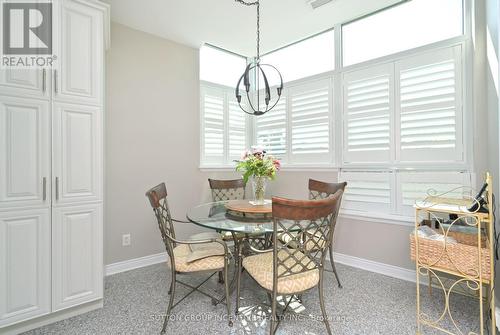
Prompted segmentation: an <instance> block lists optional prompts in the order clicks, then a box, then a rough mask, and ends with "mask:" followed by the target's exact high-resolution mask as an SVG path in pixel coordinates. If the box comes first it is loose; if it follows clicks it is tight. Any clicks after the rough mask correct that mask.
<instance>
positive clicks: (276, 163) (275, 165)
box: [273, 159, 281, 171]
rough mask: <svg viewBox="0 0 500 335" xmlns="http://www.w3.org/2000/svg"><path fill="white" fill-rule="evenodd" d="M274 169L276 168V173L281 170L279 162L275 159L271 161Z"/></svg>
mask: <svg viewBox="0 0 500 335" xmlns="http://www.w3.org/2000/svg"><path fill="white" fill-rule="evenodd" d="M273 164H274V167H275V168H276V170H277V171H279V170H280V169H281V163H280V161H279V160H277V159H275V160H273Z"/></svg>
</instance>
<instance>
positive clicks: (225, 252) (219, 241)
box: [170, 237, 229, 254]
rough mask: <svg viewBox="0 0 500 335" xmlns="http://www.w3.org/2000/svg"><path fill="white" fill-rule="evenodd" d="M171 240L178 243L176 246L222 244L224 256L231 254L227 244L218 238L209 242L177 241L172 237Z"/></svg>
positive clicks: (208, 240)
mask: <svg viewBox="0 0 500 335" xmlns="http://www.w3.org/2000/svg"><path fill="white" fill-rule="evenodd" d="M170 239H171V240H172V241H173V242H174V243H176V244H208V243H219V244H222V246H223V247H224V254H228V253H229V249H228V248H227V244H226V242H224V241H223V240H221V239H218V238H211V239H207V240H189V241H182V240H177V239H175V238H172V237H170Z"/></svg>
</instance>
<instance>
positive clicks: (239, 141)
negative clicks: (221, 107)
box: [227, 91, 247, 161]
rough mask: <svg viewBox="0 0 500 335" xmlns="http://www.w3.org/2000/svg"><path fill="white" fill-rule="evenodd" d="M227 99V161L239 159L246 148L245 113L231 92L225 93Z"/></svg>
mask: <svg viewBox="0 0 500 335" xmlns="http://www.w3.org/2000/svg"><path fill="white" fill-rule="evenodd" d="M227 99H228V120H229V122H228V151H229V154H228V155H229V157H228V158H229V160H230V161H233V160H235V159H240V158H241V155H242V154H243V152H244V151H245V149H246V148H247V132H246V120H247V118H246V113H245V112H243V111H242V110H241V108H240V106H239V105H238V102H237V101H236V98H235V97H234V92H233V91H230V92H229V91H228V92H227Z"/></svg>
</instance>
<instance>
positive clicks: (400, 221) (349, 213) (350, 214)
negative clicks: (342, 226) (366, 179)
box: [339, 209, 415, 227]
mask: <svg viewBox="0 0 500 335" xmlns="http://www.w3.org/2000/svg"><path fill="white" fill-rule="evenodd" d="M339 216H340V217H341V218H343V219H348V220H359V221H369V222H376V223H384V224H394V225H399V226H407V227H413V226H414V224H415V218H414V217H411V216H403V215H396V214H385V213H374V212H361V211H355V210H346V209H343V210H341V211H340V213H339Z"/></svg>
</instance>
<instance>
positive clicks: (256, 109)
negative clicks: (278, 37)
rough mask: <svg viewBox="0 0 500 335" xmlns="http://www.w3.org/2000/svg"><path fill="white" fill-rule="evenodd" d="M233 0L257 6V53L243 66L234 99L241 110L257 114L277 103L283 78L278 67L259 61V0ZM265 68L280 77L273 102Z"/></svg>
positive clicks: (281, 90)
mask: <svg viewBox="0 0 500 335" xmlns="http://www.w3.org/2000/svg"><path fill="white" fill-rule="evenodd" d="M235 1H236V2H238V3H240V4H243V5H245V6H256V7H257V55H256V57H255V58H254V60H253V61H252V62H251V63H249V64H248V65H247V67H246V68H245V72H244V73H243V74H242V75H241V77H240V79H239V80H238V84H237V85H236V99H237V101H238V105H239V106H240V108H241V110H242V111H244V112H245V113H247V114H250V115H256V116H258V115H262V114H265V113H267V112H269V111H270V110H271V109H273V108H274V107H275V106H276V105H277V104H278V101H279V100H280V98H281V93H282V92H283V78H282V76H281V73H280V72H279V71H278V69H277V68H276V67H274V66H273V65H270V64H261V63H260V0H257V1H254V2H247V1H245V0H235ZM265 68H267V69H268V70H269V69H270V70H272V71H275V72H276V73H277V74H278V76H279V79H280V84H279V86H278V87H277V88H276V93H277V98H276V100H275V101H274V102H273V97H272V96H271V88H270V86H269V80H268V76H267V75H266V73H265V72H264V69H265ZM252 73H255V77H254V78H253V81H254V82H255V83H254V87H255V90H254V91H255V93H256V96H255V100H254V99H252V94H251V88H252V84H251V78H250V76H251V74H252ZM261 75H262V80H263V82H264V88H263V90H262V92H263V94H264V97H263V98H264V99H263V100H261V89H260V87H259V85H260V76H261ZM242 82H243V86H244V87H245V91H246V96H247V100H248V106H245V107H246V108H245V107H244V106H242V104H241V100H242V95H241V94H240V86H241V83H242ZM252 100H254V103H256V105H254V103H252ZM261 101H263V102H264V104H265V106H264V105H263V104H261ZM261 106H262V109H261Z"/></svg>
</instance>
